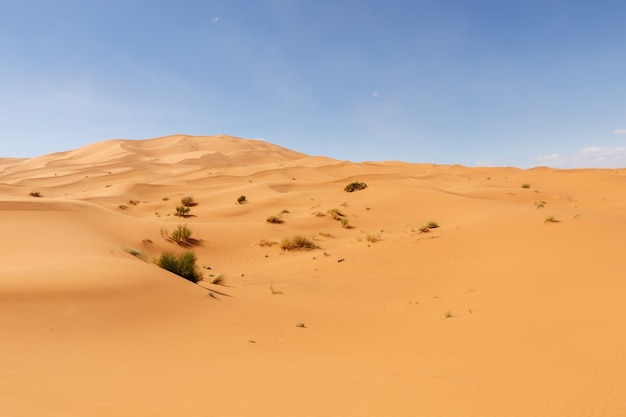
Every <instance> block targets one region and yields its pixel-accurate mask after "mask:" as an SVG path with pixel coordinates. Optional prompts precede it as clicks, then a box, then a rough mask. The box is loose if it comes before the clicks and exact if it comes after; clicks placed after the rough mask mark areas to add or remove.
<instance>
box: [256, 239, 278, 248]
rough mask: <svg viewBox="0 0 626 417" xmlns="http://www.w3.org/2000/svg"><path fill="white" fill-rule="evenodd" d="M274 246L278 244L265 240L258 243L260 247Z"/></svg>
mask: <svg viewBox="0 0 626 417" xmlns="http://www.w3.org/2000/svg"><path fill="white" fill-rule="evenodd" d="M274 245H278V242H274V241H271V240H267V239H261V240H260V241H259V246H261V247H265V246H274Z"/></svg>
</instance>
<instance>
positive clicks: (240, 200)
mask: <svg viewBox="0 0 626 417" xmlns="http://www.w3.org/2000/svg"><path fill="white" fill-rule="evenodd" d="M247 201H248V200H247V199H246V196H245V195H240V196H239V198H237V203H238V204H243V203H246V202H247Z"/></svg>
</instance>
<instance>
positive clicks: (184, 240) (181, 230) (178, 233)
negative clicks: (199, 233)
mask: <svg viewBox="0 0 626 417" xmlns="http://www.w3.org/2000/svg"><path fill="white" fill-rule="evenodd" d="M171 238H172V240H173V241H174V242H176V243H180V244H190V243H192V242H193V241H194V239H192V237H191V229H190V228H189V227H187V225H186V224H183V225H180V224H179V225H178V226H177V227H176V230H174V232H172V236H171Z"/></svg>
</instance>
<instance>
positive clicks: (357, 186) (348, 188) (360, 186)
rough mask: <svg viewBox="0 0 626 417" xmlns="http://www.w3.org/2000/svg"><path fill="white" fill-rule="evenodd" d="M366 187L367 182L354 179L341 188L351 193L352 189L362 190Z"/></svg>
mask: <svg viewBox="0 0 626 417" xmlns="http://www.w3.org/2000/svg"><path fill="white" fill-rule="evenodd" d="M366 188H367V184H365V183H364V182H358V181H355V182H351V183H350V184H348V185H346V186H345V188H344V189H343V190H344V191H347V192H349V193H351V192H353V191H358V190H364V189H366Z"/></svg>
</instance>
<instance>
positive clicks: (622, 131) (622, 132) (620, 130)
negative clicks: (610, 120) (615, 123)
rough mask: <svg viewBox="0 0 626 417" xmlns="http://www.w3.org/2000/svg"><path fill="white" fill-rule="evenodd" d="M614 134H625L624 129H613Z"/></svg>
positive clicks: (625, 130)
mask: <svg viewBox="0 0 626 417" xmlns="http://www.w3.org/2000/svg"><path fill="white" fill-rule="evenodd" d="M613 134H614V135H626V129H613Z"/></svg>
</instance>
